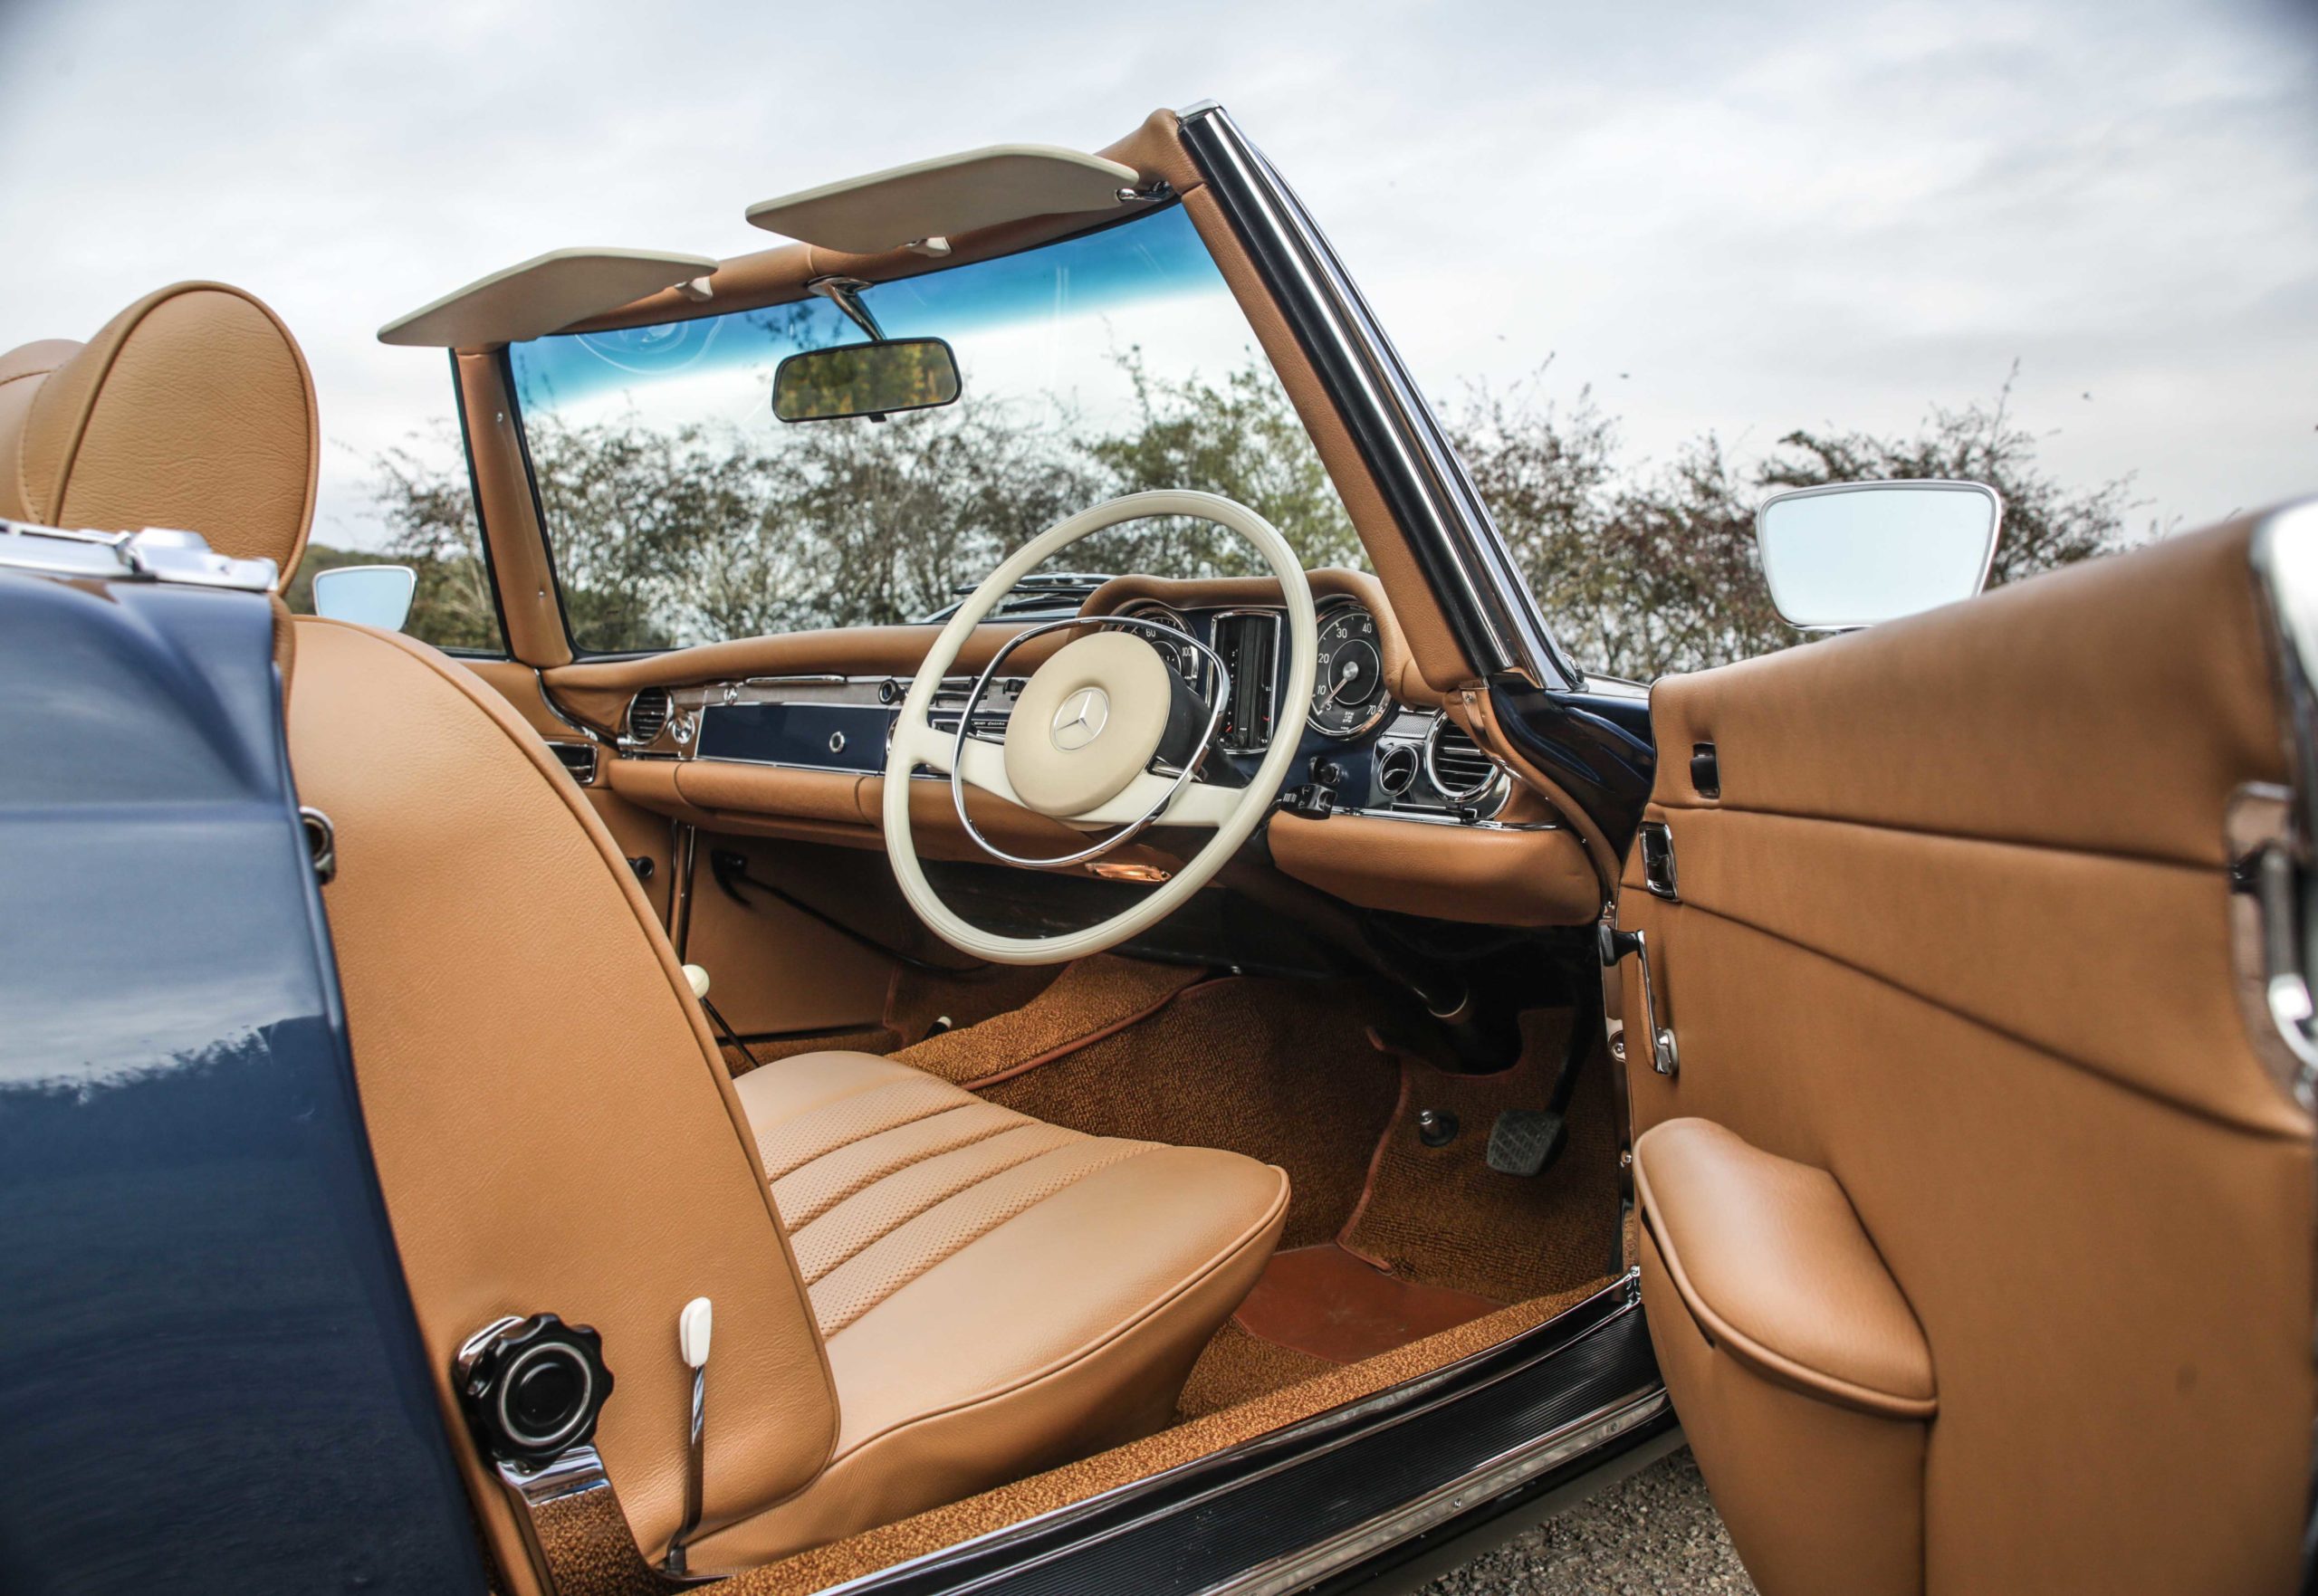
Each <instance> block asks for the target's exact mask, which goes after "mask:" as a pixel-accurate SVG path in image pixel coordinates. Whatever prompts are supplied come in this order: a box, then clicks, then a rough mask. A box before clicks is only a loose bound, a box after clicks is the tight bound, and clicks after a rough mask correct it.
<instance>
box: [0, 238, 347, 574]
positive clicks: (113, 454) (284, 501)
mask: <svg viewBox="0 0 2318 1596" xmlns="http://www.w3.org/2000/svg"><path fill="white" fill-rule="evenodd" d="M320 456H321V428H320V426H319V425H318V424H317V422H316V420H315V417H314V382H313V377H311V374H309V373H308V371H307V370H306V358H305V356H304V355H303V354H302V353H300V352H299V349H298V343H297V340H296V339H293V338H292V337H291V336H290V330H289V329H288V328H286V327H284V326H283V325H282V322H281V320H280V319H279V318H278V317H276V316H275V315H274V313H273V311H269V310H267V309H266V308H265V307H264V306H263V305H262V304H260V303H259V302H258V301H256V300H254V299H253V298H252V297H250V296H249V295H248V294H246V293H244V292H243V291H241V290H240V289H238V288H227V287H226V286H225V285H224V284H223V283H216V282H180V283H177V284H175V285H174V286H172V287H169V288H164V289H161V290H159V291H157V292H154V293H149V294H148V295H146V296H145V297H144V298H143V299H141V300H139V301H137V302H136V303H135V304H133V305H131V306H129V309H127V310H126V311H122V312H121V313H120V315H118V316H116V317H114V318H113V319H112V320H110V321H109V322H107V323H106V324H105V327H104V330H103V331H101V332H100V333H98V334H97V336H96V337H95V338H93V339H90V340H89V341H88V342H87V343H85V344H75V343H71V342H68V341H65V340H62V339H48V340H44V341H43V342H39V343H31V344H26V345H24V347H23V348H21V349H14V350H11V351H10V352H9V353H7V354H5V355H0V514H5V515H7V516H10V517H13V518H14V519H17V520H21V521H39V522H42V523H43V524H46V525H50V526H64V527H91V528H94V529H97V530H101V531H116V530H136V529H138V528H139V527H177V528H182V529H184V530H189V531H196V532H199V533H200V534H201V535H202V536H203V537H204V538H206V539H207V540H208V541H209V546H210V547H211V548H212V549H215V550H217V551H219V552H220V553H223V554H230V555H234V556H236V557H237V558H242V559H255V558H260V557H264V558H270V559H273V560H274V561H275V562H276V563H277V564H278V565H279V566H280V567H281V576H280V578H279V580H278V582H277V584H276V585H277V587H286V586H288V584H289V581H290V578H291V575H292V572H293V571H295V570H296V569H297V565H298V557H299V556H300V555H301V554H302V553H303V552H304V550H305V547H306V531H307V529H308V528H309V527H310V526H311V524H312V522H313V518H314V471H315V467H316V465H317V464H318V462H319V460H320Z"/></svg>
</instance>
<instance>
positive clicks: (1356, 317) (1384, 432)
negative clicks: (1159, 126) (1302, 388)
mask: <svg viewBox="0 0 2318 1596" xmlns="http://www.w3.org/2000/svg"><path fill="white" fill-rule="evenodd" d="M1181 121H1182V130H1183V143H1184V146H1185V148H1187V149H1188V150H1189V151H1190V153H1191V156H1192V158H1193V161H1194V162H1195V163H1196V164H1197V165H1198V167H1199V168H1200V172H1201V175H1202V177H1204V178H1205V179H1206V181H1207V186H1208V188H1209V191H1210V192H1211V193H1212V194H1213V195H1214V196H1215V197H1216V199H1217V201H1218V202H1219V203H1220V204H1221V206H1222V208H1223V212H1224V215H1225V216H1226V217H1227V219H1228V220H1229V221H1230V222H1231V226H1232V229H1233V231H1234V232H1235V233H1237V234H1239V237H1240V242H1241V243H1242V244H1246V245H1247V248H1248V252H1249V253H1250V256H1251V257H1252V258H1253V260H1254V262H1255V265H1256V270H1257V272H1259V273H1260V275H1261V276H1262V277H1263V279H1264V282H1265V286H1266V287H1267V288H1269V290H1270V291H1271V292H1272V294H1273V296H1274V297H1275V298H1276V299H1277V300H1279V303H1280V307H1281V309H1282V310H1283V311H1286V313H1287V316H1288V322H1289V325H1290V326H1291V328H1293V330H1295V332H1296V336H1297V339H1298V342H1299V343H1301V344H1302V345H1303V346H1304V349H1305V351H1306V353H1307V354H1308V355H1310V356H1311V357H1312V359H1313V362H1314V364H1315V365H1317V367H1318V368H1319V369H1320V372H1321V375H1322V377H1323V378H1324V379H1325V380H1326V381H1327V384H1328V387H1329V390H1330V393H1331V396H1332V397H1334V398H1335V400H1336V406H1337V408H1338V410H1339V411H1340V412H1341V413H1342V415H1343V416H1344V419H1345V423H1346V426H1347V427H1348V428H1349V429H1350V431H1351V433H1352V435H1353V439H1354V442H1355V444H1357V445H1358V446H1359V448H1360V451H1361V453H1362V454H1363V455H1364V456H1365V458H1366V460H1367V462H1368V466H1369V469H1370V470H1371V471H1372V472H1374V473H1375V474H1376V477H1377V485H1378V486H1379V488H1381V489H1382V490H1383V492H1384V497H1385V501H1386V502H1387V503H1388V504H1389V505H1391V506H1392V508H1393V512H1394V519H1395V520H1397V521H1399V522H1400V523H1401V526H1402V529H1403V531H1405V532H1406V533H1407V534H1408V535H1409V538H1410V541H1411V543H1412V544H1413V547H1414V551H1415V553H1416V555H1417V559H1418V564H1419V565H1420V566H1421V567H1422V569H1423V570H1424V572H1425V575H1426V578H1427V579H1428V581H1429V582H1430V584H1431V586H1432V589H1433V592H1434V594H1435V596H1436V597H1439V598H1440V600H1441V603H1442V609H1443V611H1444V612H1445V613H1446V615H1447V616H1448V619H1449V624H1450V626H1451V628H1452V629H1454V630H1455V632H1456V633H1457V636H1458V641H1459V643H1460V644H1461V645H1462V647H1463V648H1464V650H1465V653H1466V655H1467V656H1468V658H1469V660H1470V664H1472V665H1473V667H1474V668H1475V669H1476V670H1477V671H1478V672H1479V673H1480V674H1482V675H1484V676H1488V675H1495V674H1499V673H1500V672H1504V671H1509V670H1510V671H1518V672H1521V673H1524V674H1527V675H1528V677H1529V678H1530V679H1531V680H1532V681H1534V682H1536V683H1537V684H1538V685H1539V686H1541V687H1549V688H1555V689H1557V690H1560V691H1565V692H1566V691H1570V690H1572V689H1575V688H1576V687H1577V686H1579V685H1580V684H1581V683H1583V681H1584V676H1583V674H1582V673H1580V672H1579V671H1578V669H1577V667H1576V665H1575V664H1572V663H1571V661H1570V659H1569V656H1568V655H1566V654H1565V653H1564V652H1563V651H1562V649H1561V648H1560V646H1559V645H1557V643H1556V642H1555V641H1554V639H1553V636H1552V634H1551V633H1550V632H1549V631H1548V630H1547V626H1546V623H1545V619H1544V617H1543V616H1540V615H1539V614H1538V613H1537V601H1536V599H1535V598H1534V597H1532V596H1531V594H1530V592H1529V588H1528V583H1527V582H1526V581H1524V580H1523V579H1522V577H1521V574H1520V572H1519V570H1518V569H1517V568H1516V567H1515V566H1514V564H1513V560H1512V556H1511V554H1510V553H1509V550H1507V549H1506V547H1505V540H1504V539H1503V538H1501V537H1500V536H1499V534H1498V530H1497V526H1496V523H1495V522H1494V521H1492V520H1491V519H1490V516H1489V509H1488V507H1487V506H1486V505H1485V504H1483V503H1482V502H1481V499H1480V493H1479V492H1478V491H1477V490H1476V489H1475V488H1474V486H1473V483H1472V478H1471V477H1470V475H1469V474H1468V473H1466V470H1465V467H1464V464H1463V462H1462V461H1461V460H1459V459H1458V457H1457V452H1456V451H1455V449H1453V448H1452V447H1451V446H1450V444H1449V440H1448V436H1447V435H1446V434H1445V433H1444V432H1443V431H1442V426H1441V423H1440V420H1439V418H1438V417H1437V416H1434V414H1433V412H1432V406H1429V405H1427V404H1426V403H1425V402H1424V397H1423V396H1422V394H1421V393H1419V392H1418V391H1417V387H1416V384H1415V382H1414V380H1413V379H1412V378H1411V377H1410V376H1409V373H1408V368H1407V367H1406V366H1405V365H1404V364H1403V362H1402V360H1401V358H1400V355H1399V354H1398V353H1397V352H1396V351H1395V350H1394V348H1393V345H1392V342H1391V340H1390V339H1387V338H1386V337H1385V335H1384V329H1383V327H1382V326H1381V325H1380V324H1379V323H1378V322H1377V320H1376V318H1375V314H1374V313H1373V312H1372V311H1370V310H1369V308H1368V305H1367V301H1365V300H1364V299H1363V298H1362V297H1361V294H1360V290H1359V288H1358V286H1357V285H1355V283H1354V282H1353V281H1352V278H1351V277H1350V275H1349V274H1348V273H1347V272H1346V271H1345V269H1344V266H1343V263H1341V262H1339V261H1338V260H1337V258H1336V252H1335V251H1334V250H1333V249H1332V248H1331V247H1330V246H1329V244H1328V242H1327V239H1326V238H1325V237H1324V236H1323V235H1322V234H1321V233H1320V230H1319V227H1318V226H1317V224H1315V223H1314V222H1313V220H1312V218H1311V215H1310V214H1309V213H1308V212H1307V211H1306V210H1305V209H1304V206H1303V205H1302V204H1301V202H1299V201H1298V199H1297V197H1296V196H1295V194H1294V193H1293V191H1291V190H1290V189H1289V188H1288V185H1287V184H1286V183H1285V182H1283V181H1282V180H1281V178H1280V176H1279V172H1278V171H1276V170H1275V169H1274V168H1273V167H1272V165H1271V163H1270V162H1269V161H1268V160H1266V159H1265V158H1263V156H1262V155H1261V154H1260V152H1258V151H1257V150H1256V149H1255V148H1254V147H1253V146H1251V145H1250V144H1249V143H1248V141H1247V139H1246V138H1245V137H1244V136H1243V135H1242V134H1241V133H1240V129H1239V128H1238V126H1237V124H1235V123H1234V122H1233V121H1232V120H1231V116H1230V114H1229V113H1228V112H1226V111H1225V110H1223V109H1222V107H1221V106H1219V105H1215V104H1213V103H1212V102H1209V103H1202V104H1201V105H1197V106H1193V107H1192V108H1191V109H1190V110H1185V111H1183V113H1181Z"/></svg>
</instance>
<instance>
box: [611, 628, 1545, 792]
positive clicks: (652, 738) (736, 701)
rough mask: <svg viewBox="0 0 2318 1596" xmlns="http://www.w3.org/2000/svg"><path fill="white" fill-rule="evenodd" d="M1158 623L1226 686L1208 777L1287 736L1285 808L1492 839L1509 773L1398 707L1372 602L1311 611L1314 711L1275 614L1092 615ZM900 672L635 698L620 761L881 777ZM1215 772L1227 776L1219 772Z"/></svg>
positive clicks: (995, 710)
mask: <svg viewBox="0 0 2318 1596" xmlns="http://www.w3.org/2000/svg"><path fill="white" fill-rule="evenodd" d="M1106 614H1112V615H1117V616H1125V617H1132V618H1137V619H1143V620H1149V621H1156V622H1159V623H1161V624H1163V625H1164V626H1171V627H1173V628H1174V629H1176V630H1178V631H1181V632H1183V633H1185V634H1187V635H1189V636H1193V637H1194V638H1196V639H1198V640H1199V641H1200V642H1201V643H1202V644H1204V645H1207V647H1209V648H1211V649H1212V650H1213V651H1214V652H1215V654H1216V655H1218V656H1219V657H1221V660H1222V661H1223V663H1224V668H1225V670H1226V672H1227V673H1228V675H1229V680H1230V686H1231V691H1230V701H1229V702H1227V703H1226V705H1225V706H1224V713H1223V717H1222V721H1221V726H1220V728H1219V730H1218V733H1217V740H1216V746H1215V749H1214V750H1213V751H1212V753H1211V755H1210V760H1211V774H1210V779H1223V780H1229V779H1231V775H1232V774H1233V773H1236V774H1237V775H1238V776H1239V777H1240V778H1241V779H1245V778H1246V777H1247V776H1249V775H1250V774H1251V773H1252V772H1253V770H1254V769H1255V768H1256V766H1257V764H1258V763H1259V762H1260V760H1261V758H1262V756H1263V755H1264V753H1265V752H1266V751H1267V750H1269V748H1270V747H1271V746H1272V744H1273V741H1274V740H1275V739H1277V738H1279V737H1282V736H1288V737H1294V738H1296V739H1297V740H1298V750H1297V757H1296V762H1295V763H1294V764H1293V765H1292V766H1291V768H1290V774H1289V778H1288V787H1289V799H1288V807H1289V808H1296V809H1298V810H1300V811H1302V812H1307V813H1310V812H1316V811H1317V812H1319V813H1331V812H1336V813H1349V814H1358V815H1367V816H1373V817H1390V818H1395V819H1406V820H1413V821H1419V822H1430V823H1433V824H1447V825H1466V826H1484V827H1493V826H1496V825H1498V824H1499V815H1500V814H1501V812H1502V811H1503V810H1504V809H1505V808H1506V805H1507V801H1508V799H1509V796H1510V792H1511V786H1510V782H1509V779H1508V778H1507V777H1506V774H1505V772H1504V771H1503V770H1502V769H1499V767H1498V766H1497V765H1496V764H1495V763H1494V762H1493V761H1491V760H1489V758H1488V756H1487V755H1485V754H1483V753H1482V751H1481V750H1480V749H1479V748H1478V747H1477V746H1475V745H1474V743H1473V741H1472V740H1471V739H1470V737H1468V736H1467V735H1466V733H1465V732H1464V731H1463V730H1462V728H1461V727H1459V726H1458V725H1457V724H1456V722H1453V721H1451V720H1450V719H1449V718H1448V717H1447V716H1445V715H1443V714H1442V712H1439V711H1438V710H1430V709H1421V708H1415V707H1412V706H1408V705H1403V704H1401V703H1398V702H1395V701H1394V697H1393V694H1392V691H1391V684H1390V683H1389V682H1388V680H1387V677H1386V672H1385V666H1384V637H1383V636H1382V632H1381V625H1380V622H1379V619H1378V616H1377V615H1376V613H1375V609H1373V608H1372V607H1370V606H1369V605H1367V604H1365V603H1363V602H1362V601H1361V600H1360V599H1359V598H1356V597H1351V596H1349V595H1346V594H1341V593H1335V594H1327V595H1324V596H1323V597H1320V598H1319V600H1318V603H1317V622H1318V633H1319V658H1318V670H1317V678H1316V681H1317V684H1316V686H1315V688H1314V691H1313V694H1312V697H1311V700H1310V702H1306V703H1301V704H1293V705H1291V704H1286V703H1283V702H1281V698H1282V696H1283V693H1284V691H1285V686H1286V679H1287V675H1288V659H1287V655H1286V650H1285V646H1284V639H1285V636H1286V630H1287V624H1286V616H1285V612H1284V611H1283V610H1282V609H1281V608H1280V607H1279V606H1277V605H1250V604H1231V605H1213V604H1210V605H1201V604H1190V603H1173V602H1164V601H1161V600H1159V599H1155V598H1132V599H1128V600H1125V601H1124V602H1122V603H1120V604H1118V605H1117V606H1116V608H1110V609H1106V610H1101V611H1094V612H1091V613H1088V615H1087V618H1088V619H1090V620H1099V619H1100V618H1102V616H1104V615H1106ZM1153 642H1154V646H1155V647H1157V648H1158V650H1159V652H1160V654H1161V655H1162V657H1163V658H1164V659H1165V660H1166V662H1167V664H1168V665H1169V667H1170V668H1171V669H1173V670H1174V671H1176V672H1177V673H1178V674H1181V675H1182V676H1183V679H1184V680H1185V681H1186V682H1187V683H1190V684H1191V685H1192V687H1193V689H1194V690H1195V691H1197V692H1198V693H1200V694H1201V695H1202V697H1205V696H1207V695H1208V694H1209V693H1211V692H1212V687H1213V683H1212V681H1211V680H1209V678H1210V677H1212V674H1213V673H1212V666H1211V665H1209V664H1207V662H1206V661H1205V660H1204V658H1203V657H1202V656H1201V655H1197V654H1196V653H1194V652H1193V651H1192V650H1189V649H1185V648H1183V647H1182V646H1180V645H1174V644H1172V643H1169V642H1167V641H1166V640H1164V638H1154V639H1153ZM1027 681H1028V674H1027V673H1025V674H1023V675H1020V676H1015V675H1010V676H1006V677H1003V678H1001V679H999V680H997V681H995V682H993V683H991V688H990V690H989V691H988V692H987V693H985V694H984V696H983V699H982V702H981V703H980V704H979V705H978V706H977V707H976V709H975V712H974V718H973V725H972V727H971V728H970V729H969V735H971V736H973V737H977V738H982V739H986V740H988V741H999V740H1000V739H1001V738H1002V737H1003V736H1004V735H1005V731H1006V725H1007V721H1008V717H1009V716H1010V714H1011V712H1012V709H1013V706H1014V703H1015V701H1016V700H1017V699H1018V698H1019V697H1020V693H1021V692H1022V689H1023V687H1024V685H1025V684H1026V683H1027ZM973 682H974V678H973V677H972V676H966V675H960V676H953V677H950V678H946V679H945V680H944V681H943V684H942V687H941V688H940V690H939V691H938V692H937V693H935V695H934V707H933V712H932V715H931V719H932V721H933V722H934V726H935V727H936V728H937V729H938V730H941V731H955V730H956V728H957V724H958V718H959V714H960V712H961V711H962V710H963V706H964V704H965V701H966V699H967V696H968V695H969V693H970V692H971V690H972V686H973ZM910 684H911V683H910V679H909V678H908V677H906V676H897V675H848V674H834V673H832V674H795V675H778V676H748V677H737V678H733V679H728V680H724V681H718V682H710V683H701V684H697V685H689V686H678V687H647V688H646V689H644V690H643V691H641V692H639V693H637V694H636V695H635V696H634V698H633V699H631V700H630V701H629V703H628V706H627V714H626V717H625V722H624V724H623V725H622V726H621V728H620V731H621V733H622V736H621V743H622V751H623V752H624V753H625V754H626V755H627V757H629V758H642V759H664V760H684V761H692V760H705V761H727V762H733V763H738V764H746V765H758V766H771V767H778V768H781V769H797V770H817V771H825V772H830V773H838V774H846V775H856V776H868V775H875V774H877V773H879V772H881V771H882V770H883V769H884V768H885V762H886V745H887V742H888V740H889V738H890V736H891V733H892V728H893V724H894V721H895V716H896V708H897V706H898V705H899V704H900V702H901V701H902V699H903V697H904V696H905V694H906V693H908V691H909V689H910ZM1217 765H1221V766H1223V767H1228V769H1217V768H1216V766H1217Z"/></svg>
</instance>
